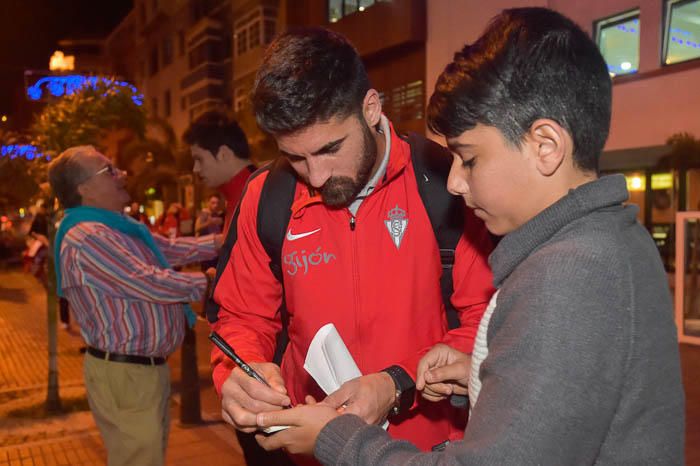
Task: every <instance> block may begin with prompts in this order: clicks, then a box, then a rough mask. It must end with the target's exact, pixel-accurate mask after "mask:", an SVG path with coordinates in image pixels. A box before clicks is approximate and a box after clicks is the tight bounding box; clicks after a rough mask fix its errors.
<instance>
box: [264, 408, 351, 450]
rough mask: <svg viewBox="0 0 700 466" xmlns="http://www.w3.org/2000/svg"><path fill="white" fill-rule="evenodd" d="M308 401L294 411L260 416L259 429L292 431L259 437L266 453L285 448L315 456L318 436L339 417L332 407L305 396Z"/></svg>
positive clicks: (275, 412)
mask: <svg viewBox="0 0 700 466" xmlns="http://www.w3.org/2000/svg"><path fill="white" fill-rule="evenodd" d="M306 402H307V403H308V404H306V405H301V406H297V407H295V408H292V409H285V410H281V411H274V412H268V413H260V414H258V415H257V423H258V427H259V428H265V427H271V426H280V425H284V426H290V427H289V429H285V430H282V431H280V432H277V433H275V434H272V435H269V436H266V435H263V434H258V435H256V436H255V440H257V442H258V444H260V446H261V447H263V448H264V449H265V450H276V449H278V448H285V449H286V450H287V451H289V452H290V453H301V454H307V455H311V454H313V452H314V446H315V445H316V439H317V438H318V434H319V433H320V432H321V430H322V429H323V427H324V426H325V425H326V424H328V422H329V421H330V420H332V419H334V418H336V417H338V416H340V414H339V413H338V412H337V411H336V410H335V408H333V407H332V406H329V405H327V404H325V403H316V400H314V398H313V397H311V396H307V397H306Z"/></svg>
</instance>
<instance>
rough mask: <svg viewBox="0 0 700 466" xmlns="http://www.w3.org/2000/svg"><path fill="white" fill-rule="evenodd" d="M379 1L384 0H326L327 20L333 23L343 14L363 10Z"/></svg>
mask: <svg viewBox="0 0 700 466" xmlns="http://www.w3.org/2000/svg"><path fill="white" fill-rule="evenodd" d="M381 1H386V0H328V21H329V22H331V23H335V22H336V21H338V20H339V19H340V18H342V17H343V16H347V15H351V14H353V13H356V12H358V11H365V10H366V9H367V8H369V7H370V6H372V5H374V4H375V3H379V2H381Z"/></svg>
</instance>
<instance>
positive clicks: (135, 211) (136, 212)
mask: <svg viewBox="0 0 700 466" xmlns="http://www.w3.org/2000/svg"><path fill="white" fill-rule="evenodd" d="M129 217H131V218H133V219H134V220H136V221H137V222H141V223H143V224H145V225H150V223H149V221H148V217H147V216H146V214H145V213H143V212H141V205H139V203H138V202H132V203H131V206H129Z"/></svg>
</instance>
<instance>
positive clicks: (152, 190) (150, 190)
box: [146, 188, 156, 196]
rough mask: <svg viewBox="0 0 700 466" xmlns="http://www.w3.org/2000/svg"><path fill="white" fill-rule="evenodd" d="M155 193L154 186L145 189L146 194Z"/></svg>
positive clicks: (151, 194)
mask: <svg viewBox="0 0 700 466" xmlns="http://www.w3.org/2000/svg"><path fill="white" fill-rule="evenodd" d="M155 193H156V188H148V189H147V190H146V196H153V195H154V194H155Z"/></svg>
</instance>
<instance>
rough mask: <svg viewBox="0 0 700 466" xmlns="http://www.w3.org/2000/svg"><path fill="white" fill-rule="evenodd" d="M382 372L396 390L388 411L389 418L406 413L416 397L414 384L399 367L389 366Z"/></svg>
mask: <svg viewBox="0 0 700 466" xmlns="http://www.w3.org/2000/svg"><path fill="white" fill-rule="evenodd" d="M382 372H386V373H387V374H389V376H390V377H391V380H393V381H394V386H395V389H396V398H395V401H394V406H392V408H391V410H390V411H389V416H390V417H393V416H396V415H398V414H400V413H405V412H407V411H408V410H409V409H411V406H413V402H414V400H415V397H416V383H415V382H414V381H413V379H412V378H411V376H410V375H408V373H407V372H406V371H405V370H404V369H403V368H402V367H400V366H389V367H387V368H386V369H382Z"/></svg>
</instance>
